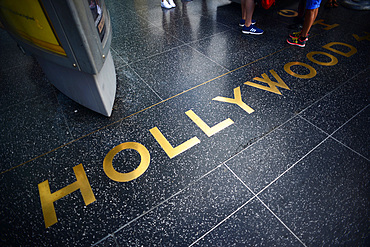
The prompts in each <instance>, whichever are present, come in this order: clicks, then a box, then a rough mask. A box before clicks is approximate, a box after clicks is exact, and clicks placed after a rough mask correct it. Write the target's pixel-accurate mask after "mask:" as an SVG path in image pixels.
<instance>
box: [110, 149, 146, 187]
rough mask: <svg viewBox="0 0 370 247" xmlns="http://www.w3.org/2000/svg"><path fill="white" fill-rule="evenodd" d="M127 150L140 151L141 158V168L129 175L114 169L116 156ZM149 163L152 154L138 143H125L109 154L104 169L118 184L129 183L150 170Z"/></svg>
mask: <svg viewBox="0 0 370 247" xmlns="http://www.w3.org/2000/svg"><path fill="white" fill-rule="evenodd" d="M125 149H134V150H136V151H138V152H139V154H140V157H141V162H140V164H139V166H138V167H137V168H136V169H135V170H133V171H131V172H128V173H121V172H117V171H116V170H115V169H114V168H113V158H114V156H115V155H116V154H118V153H119V152H121V151H122V150H125ZM149 163H150V154H149V151H148V149H146V147H144V146H143V145H141V144H140V143H137V142H125V143H122V144H120V145H118V146H115V147H114V148H112V149H111V150H110V151H109V152H108V154H107V155H106V156H105V158H104V161H103V169H104V172H105V174H106V175H107V176H108V177H109V178H110V179H112V180H114V181H117V182H129V181H131V180H134V179H136V178H138V177H140V176H141V175H142V174H143V173H144V172H145V171H146V170H147V169H148V167H149Z"/></svg>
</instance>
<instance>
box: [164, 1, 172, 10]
mask: <svg viewBox="0 0 370 247" xmlns="http://www.w3.org/2000/svg"><path fill="white" fill-rule="evenodd" d="M161 7H162V8H165V9H170V8H172V6H171V5H170V4H169V3H167V0H163V2H161Z"/></svg>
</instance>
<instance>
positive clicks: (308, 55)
mask: <svg viewBox="0 0 370 247" xmlns="http://www.w3.org/2000/svg"><path fill="white" fill-rule="evenodd" d="M316 54H321V55H325V56H328V57H329V58H330V59H331V61H330V62H329V63H324V62H320V61H317V60H316V59H314V58H313V56H314V55H316ZM307 58H308V59H309V60H310V61H311V62H314V63H316V64H319V65H323V66H333V65H336V64H337V63H338V59H337V58H336V57H334V56H333V55H330V54H329V53H326V52H322V51H311V52H310V53H308V54H307Z"/></svg>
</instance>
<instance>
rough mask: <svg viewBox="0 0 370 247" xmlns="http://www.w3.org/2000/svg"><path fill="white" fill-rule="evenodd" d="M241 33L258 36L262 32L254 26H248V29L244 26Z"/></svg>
mask: <svg viewBox="0 0 370 247" xmlns="http://www.w3.org/2000/svg"><path fill="white" fill-rule="evenodd" d="M242 33H245V34H254V35H260V34H263V30H262V29H260V28H258V27H256V26H255V25H250V26H249V27H246V26H244V27H243V30H242Z"/></svg>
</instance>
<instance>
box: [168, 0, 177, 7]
mask: <svg viewBox="0 0 370 247" xmlns="http://www.w3.org/2000/svg"><path fill="white" fill-rule="evenodd" d="M168 3H169V4H170V5H171V7H172V8H175V7H176V4H175V3H174V2H173V0H168Z"/></svg>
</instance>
